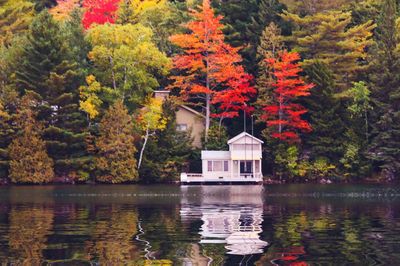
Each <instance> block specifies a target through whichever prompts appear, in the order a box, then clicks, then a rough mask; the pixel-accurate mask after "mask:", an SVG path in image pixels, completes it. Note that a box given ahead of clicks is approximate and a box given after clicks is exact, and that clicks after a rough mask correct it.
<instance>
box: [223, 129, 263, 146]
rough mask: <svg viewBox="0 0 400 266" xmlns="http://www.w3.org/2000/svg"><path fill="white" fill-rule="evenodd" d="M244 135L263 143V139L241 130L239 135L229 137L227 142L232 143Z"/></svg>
mask: <svg viewBox="0 0 400 266" xmlns="http://www.w3.org/2000/svg"><path fill="white" fill-rule="evenodd" d="M245 136H248V137H250V138H252V139H254V140H255V141H258V142H260V143H264V141H262V140H260V139H258V138H256V137H254V136H253V135H251V134H249V133H247V132H245V131H243V132H242V133H240V134H239V135H237V136H235V137H233V138H231V139H230V140H228V144H231V143H233V142H235V141H237V140H239V139H241V138H242V137H245Z"/></svg>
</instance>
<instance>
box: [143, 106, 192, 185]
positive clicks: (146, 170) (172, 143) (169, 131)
mask: <svg viewBox="0 0 400 266" xmlns="http://www.w3.org/2000/svg"><path fill="white" fill-rule="evenodd" d="M162 107H163V108H162V109H163V117H164V119H165V120H166V125H165V128H164V129H163V130H156V131H155V134H154V135H153V136H151V137H150V138H149V140H148V144H147V146H146V150H145V151H144V153H143V161H142V164H141V167H140V169H139V173H140V180H141V181H143V182H146V183H150V182H160V181H161V182H170V181H176V180H177V178H178V177H179V175H180V173H181V172H182V171H184V169H186V168H187V165H188V164H189V162H190V161H191V160H192V159H193V158H192V157H193V156H194V151H193V148H192V146H191V143H192V141H193V140H192V139H191V136H190V132H182V131H178V130H177V129H176V110H175V108H176V105H175V104H174V103H173V102H172V101H171V100H166V101H164V103H163V106H162Z"/></svg>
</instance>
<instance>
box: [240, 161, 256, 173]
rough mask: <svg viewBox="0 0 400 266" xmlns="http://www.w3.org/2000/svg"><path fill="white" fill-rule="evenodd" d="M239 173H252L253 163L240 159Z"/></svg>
mask: <svg viewBox="0 0 400 266" xmlns="http://www.w3.org/2000/svg"><path fill="white" fill-rule="evenodd" d="M240 173H241V174H251V173H253V163H252V161H240Z"/></svg>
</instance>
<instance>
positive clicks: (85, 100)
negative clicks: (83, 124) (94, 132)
mask: <svg viewBox="0 0 400 266" xmlns="http://www.w3.org/2000/svg"><path fill="white" fill-rule="evenodd" d="M86 83H87V86H81V87H80V88H79V97H80V99H81V100H80V101H79V106H80V109H81V110H82V111H84V112H86V113H87V114H88V115H89V117H90V119H93V118H95V117H96V116H98V115H99V111H98V109H99V107H100V105H101V104H102V103H103V102H102V101H101V100H100V98H99V97H98V93H99V92H100V91H101V84H100V82H97V81H96V77H95V76H93V75H89V76H87V77H86Z"/></svg>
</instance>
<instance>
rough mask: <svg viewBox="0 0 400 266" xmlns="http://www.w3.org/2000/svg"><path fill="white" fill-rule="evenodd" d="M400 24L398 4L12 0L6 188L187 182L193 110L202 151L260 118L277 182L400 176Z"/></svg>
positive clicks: (4, 52)
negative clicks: (183, 122)
mask: <svg viewBox="0 0 400 266" xmlns="http://www.w3.org/2000/svg"><path fill="white" fill-rule="evenodd" d="M160 14H162V15H160ZM399 24H400V19H399V12H398V2H397V1H396V0H378V1H376V0H360V1H350V0H335V1H329V0H321V1H314V0H304V1H295V0H245V1H242V0H240V1H239V0H213V1H210V0H194V1H193V0H192V1H189V0H187V1H175V0H58V1H56V0H0V62H1V63H0V179H2V181H3V180H4V181H12V182H23V183H44V182H50V181H57V180H64V181H65V180H68V181H72V182H87V181H90V180H92V181H100V182H110V183H117V182H127V181H136V180H139V181H142V182H157V181H174V180H176V179H177V177H178V173H179V172H180V171H182V170H183V169H187V168H189V166H190V165H193V162H194V161H195V160H198V151H196V149H194V148H193V147H192V146H191V143H192V139H191V138H190V132H179V131H177V128H176V127H177V125H176V121H175V110H176V108H177V106H179V104H182V103H184V104H186V105H190V106H191V107H192V108H194V109H195V110H197V111H199V112H203V113H204V114H205V117H206V119H205V120H206V121H205V124H206V132H204V143H203V148H205V149H225V148H226V145H225V144H226V140H227V139H228V138H229V137H233V136H234V135H236V134H237V133H238V132H240V131H242V128H243V126H244V125H243V123H244V122H243V121H246V119H247V120H250V117H251V118H252V119H253V118H255V120H256V125H255V134H256V136H257V137H261V138H263V139H264V141H265V149H264V166H265V167H264V170H265V173H264V174H268V175H270V176H271V178H273V179H282V180H290V181H306V180H315V181H320V180H322V179H326V178H330V179H336V180H341V181H352V180H367V179H375V180H380V181H387V180H391V181H393V180H399V176H400V146H399V145H400V144H399V143H400V141H399V140H400V113H399V112H400V111H399V110H400V79H399V77H400V71H399V66H400V61H399V60H400V45H399V44H400V37H399V36H400V32H399ZM164 88H168V89H170V90H171V95H172V96H173V97H170V99H169V100H168V101H166V102H162V101H158V100H155V99H153V98H152V97H153V92H154V90H159V89H164ZM244 112H246V116H243V113H244ZM21 117H26V119H25V121H21ZM247 123H249V121H247Z"/></svg>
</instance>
